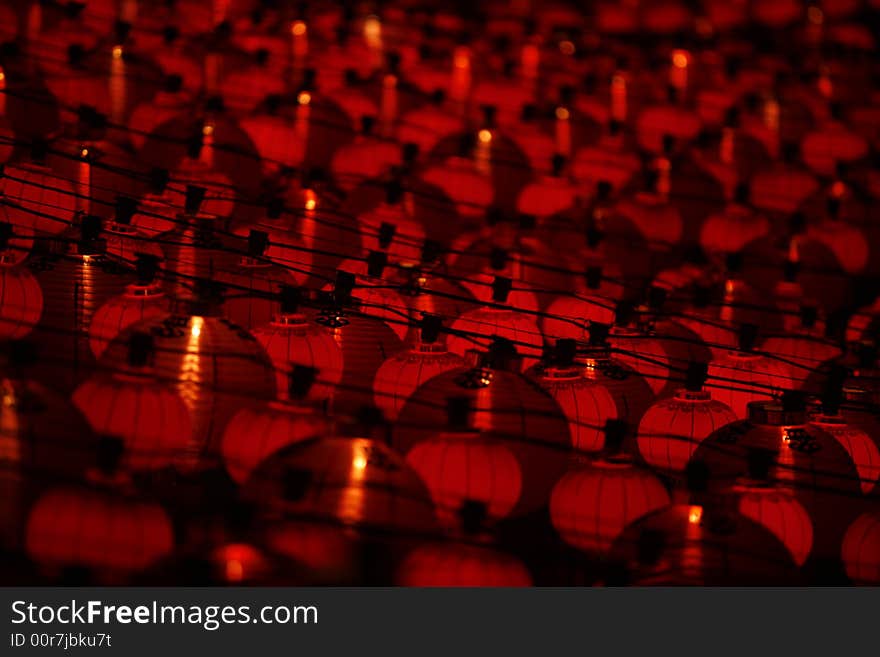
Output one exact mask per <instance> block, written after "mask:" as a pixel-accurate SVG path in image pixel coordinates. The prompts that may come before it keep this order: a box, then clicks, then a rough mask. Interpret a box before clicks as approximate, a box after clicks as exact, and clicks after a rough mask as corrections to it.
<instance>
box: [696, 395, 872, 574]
mask: <svg viewBox="0 0 880 657" xmlns="http://www.w3.org/2000/svg"><path fill="white" fill-rule="evenodd" d="M798 401H799V400H798V399H797V398H793V396H792V395H789V396H787V397H786V398H785V399H784V402H783V403H779V402H753V403H752V404H750V405H749V413H750V415H749V419H748V420H740V421H738V422H734V423H731V424H728V425H727V426H726V427H723V428H721V429H719V430H718V431H716V432H715V433H713V434H712V435H710V436H709V437H708V438H706V440H704V441H703V442H702V443H701V444H700V446H699V448H698V449H697V451H696V452H695V453H694V456H693V459H694V460H695V461H702V462H703V463H704V464H705V465H706V467H707V468H708V470H709V474H710V477H709V483H710V486H718V485H723V482H725V481H727V482H732V481H733V479H734V478H736V477H743V476H746V475H747V474H748V467H749V458H750V455H751V454H752V453H753V452H754V451H756V450H763V451H765V452H769V453H770V454H771V455H772V458H773V463H772V465H771V467H770V473H771V474H770V476H771V478H772V479H773V480H775V481H776V483H777V484H778V485H779V486H780V487H782V488H784V489H786V490H788V491H790V492H791V493H793V494H794V495H795V497H796V498H797V500H798V502H800V503H801V504H802V505H803V506H804V508H805V509H806V510H807V513H808V514H809V516H810V519H811V520H812V522H813V527H814V533H815V538H814V549H815V553H816V556H817V557H819V558H834V557H835V556H836V554H837V552H838V550H839V546H840V540H841V538H842V536H843V532H844V530H845V528H846V524H847V523H848V522H850V521H851V520H852V517H853V513H852V511H853V507H852V504H851V502H849V501H845V500H849V499H850V498H851V496H859V495H860V494H861V486H860V479H859V474H858V471H857V469H856V466H855V464H854V463H853V461H852V459H851V458H850V456H849V454H848V453H847V452H846V450H845V449H844V447H843V446H842V445H841V444H840V443H838V442H837V441H836V440H835V439H834V438H833V437H832V436H830V435H829V434H827V433H825V432H824V431H822V430H820V429H819V428H817V427H815V426H812V425H809V424H807V418H806V414H805V412H804V411H803V406H802V404H800V403H798Z"/></svg>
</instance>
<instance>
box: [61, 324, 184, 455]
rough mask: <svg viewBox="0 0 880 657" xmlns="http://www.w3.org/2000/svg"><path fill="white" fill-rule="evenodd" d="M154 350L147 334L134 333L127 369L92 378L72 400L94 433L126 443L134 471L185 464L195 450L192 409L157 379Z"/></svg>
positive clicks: (79, 388) (75, 393)
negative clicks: (191, 418)
mask: <svg viewBox="0 0 880 657" xmlns="http://www.w3.org/2000/svg"><path fill="white" fill-rule="evenodd" d="M152 349H153V345H152V338H151V337H150V336H149V335H148V334H143V333H134V334H132V336H131V341H130V344H129V355H128V366H127V367H125V368H123V369H121V370H119V371H118V372H114V373H112V374H110V375H109V376H100V377H95V378H92V379H89V380H88V381H86V382H85V383H83V384H81V385H80V386H79V387H78V388H77V389H76V390H75V391H74V393H73V396H72V399H73V403H74V404H76V406H77V408H79V410H80V411H81V412H82V414H83V415H84V416H85V418H86V419H87V420H88V421H89V424H91V425H92V429H93V430H94V431H95V433H97V434H99V435H104V436H113V437H116V438H119V439H121V440H122V443H123V445H124V447H125V453H124V462H125V464H126V465H127V466H128V467H129V468H131V469H133V470H152V469H158V468H162V467H165V466H166V465H173V464H178V463H183V462H184V461H185V459H186V457H187V456H188V450H190V449H192V447H193V434H192V424H191V422H190V418H189V409H188V408H187V406H186V404H184V402H183V400H182V399H181V398H180V396H179V395H178V394H177V392H175V391H174V390H173V389H171V388H170V387H169V386H167V385H166V384H163V383H160V382H159V381H157V380H156V379H155V377H154V371H153V368H152V367H150V365H149V361H150V360H151V358H152Z"/></svg>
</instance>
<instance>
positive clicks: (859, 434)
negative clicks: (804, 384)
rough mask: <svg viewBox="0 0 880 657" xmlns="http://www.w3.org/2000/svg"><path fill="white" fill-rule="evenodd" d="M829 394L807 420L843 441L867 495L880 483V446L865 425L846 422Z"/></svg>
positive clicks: (837, 439)
mask: <svg viewBox="0 0 880 657" xmlns="http://www.w3.org/2000/svg"><path fill="white" fill-rule="evenodd" d="M830 397H834V395H831V396H830ZM830 397H829V396H826V398H825V401H824V402H823V403H822V412H821V413H818V414H816V415H813V416H812V417H811V418H810V424H811V425H812V426H815V427H817V428H819V429H821V430H822V431H824V432H825V433H827V434H829V435H831V436H833V437H834V439H835V440H836V441H837V442H839V443H840V444H841V445H843V448H844V449H845V450H846V453H847V454H849V457H850V458H851V459H852V462H853V463H854V464H855V466H856V470H858V473H859V478H860V480H861V488H862V494H864V495H869V494H870V493H871V492H872V491H874V489H876V488H877V486H878V485H880V448H878V447H877V444H876V443H875V442H874V440H873V439H872V437H871V436H870V435H869V434H868V433H867V432H866V431H864V429H862V428H860V427H858V426H856V425H853V424H850V423H849V422H847V419H846V418H845V417H843V416H842V415H841V414H840V409H839V404H838V403H837V402H836V401H833V400H832V399H831V398H830Z"/></svg>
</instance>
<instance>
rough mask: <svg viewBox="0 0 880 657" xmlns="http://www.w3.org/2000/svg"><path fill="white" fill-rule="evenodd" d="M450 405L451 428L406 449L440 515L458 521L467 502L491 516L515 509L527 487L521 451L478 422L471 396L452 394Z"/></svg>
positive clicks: (443, 520)
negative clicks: (483, 431) (516, 452)
mask: <svg viewBox="0 0 880 657" xmlns="http://www.w3.org/2000/svg"><path fill="white" fill-rule="evenodd" d="M447 407H448V411H447V412H448V423H447V428H446V430H444V431H442V432H441V433H439V434H437V435H436V436H435V437H433V438H429V439H428V440H424V441H422V442H420V443H418V444H417V445H414V446H413V448H412V449H410V450H409V452H408V453H407V455H406V462H407V463H408V464H409V466H410V467H411V468H412V469H413V470H414V471H415V472H416V473H418V475H419V477H421V479H422V481H424V482H425V485H426V486H427V487H428V490H429V491H430V493H431V499H432V500H433V501H434V506H435V508H436V512H437V518H438V520H440V522H441V523H442V524H443V525H445V526H447V527H453V528H454V527H457V526H458V520H459V518H460V513H461V512H462V509H463V507H464V505H465V504H466V503H478V504H480V505H482V507H483V508H485V515H486V520H489V521H497V520H500V519H502V518H504V517H506V516H508V515H510V514H511V513H512V512H513V510H514V509H515V508H516V507H517V505H518V503H519V500H520V494H521V492H522V474H521V472H520V467H519V462H518V461H517V459H516V456H514V454H513V453H512V452H511V451H510V450H509V449H508V448H507V447H505V445H504V443H503V442H501V441H499V440H493V439H489V438H487V437H486V436H484V435H482V434H481V433H480V431H479V430H477V429H475V428H473V426H472V425H471V424H470V423H469V419H468V414H469V412H470V399H469V398H467V397H458V398H451V399H448V400H447Z"/></svg>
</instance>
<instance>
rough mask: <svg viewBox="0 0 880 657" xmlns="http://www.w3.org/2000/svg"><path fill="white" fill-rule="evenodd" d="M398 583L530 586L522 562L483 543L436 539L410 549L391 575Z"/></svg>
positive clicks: (527, 572)
mask: <svg viewBox="0 0 880 657" xmlns="http://www.w3.org/2000/svg"><path fill="white" fill-rule="evenodd" d="M394 581H395V583H396V584H397V586H492V587H499V586H515V587H523V586H531V585H532V577H531V575H530V574H529V571H528V569H527V568H526V567H525V565H523V563H522V562H521V561H520V560H519V559H517V558H516V557H513V556H511V555H508V554H504V553H503V552H498V551H497V550H493V549H491V548H490V547H487V546H485V545H479V544H477V545H471V544H467V543H453V544H450V543H439V544H428V545H423V546H421V547H417V548H415V549H414V550H412V551H410V552H409V553H408V554H407V555H406V557H404V559H403V562H402V563H401V564H400V565H399V566H398V567H397V570H396V572H395V575H394Z"/></svg>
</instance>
